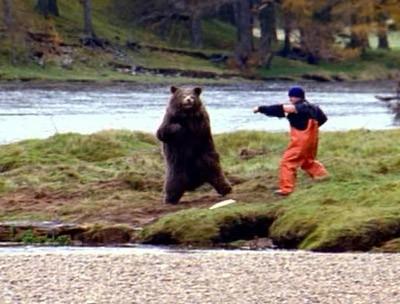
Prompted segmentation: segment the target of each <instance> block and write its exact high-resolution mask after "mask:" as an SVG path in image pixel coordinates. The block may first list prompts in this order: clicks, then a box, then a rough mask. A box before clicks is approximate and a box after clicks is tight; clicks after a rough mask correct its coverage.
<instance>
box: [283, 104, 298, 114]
mask: <svg viewBox="0 0 400 304" xmlns="http://www.w3.org/2000/svg"><path fill="white" fill-rule="evenodd" d="M283 111H284V112H285V113H287V114H290V113H297V111H296V107H295V106H294V105H292V104H284V105H283Z"/></svg>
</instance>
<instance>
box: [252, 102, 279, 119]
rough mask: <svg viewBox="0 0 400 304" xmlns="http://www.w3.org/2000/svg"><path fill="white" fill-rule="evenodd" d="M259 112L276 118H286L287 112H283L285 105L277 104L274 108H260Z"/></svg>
mask: <svg viewBox="0 0 400 304" xmlns="http://www.w3.org/2000/svg"><path fill="white" fill-rule="evenodd" d="M258 112H260V113H263V114H265V115H267V116H274V117H280V118H281V117H285V112H284V111H283V105H281V104H277V105H272V106H259V107H258Z"/></svg>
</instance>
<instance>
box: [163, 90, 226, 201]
mask: <svg viewBox="0 0 400 304" xmlns="http://www.w3.org/2000/svg"><path fill="white" fill-rule="evenodd" d="M171 93H172V96H171V99H170V101H169V104H168V107H167V110H166V113H165V116H164V120H163V122H162V124H161V126H160V127H159V129H158V131H157V138H158V139H159V140H160V141H162V142H163V151H164V157H165V161H166V179H165V184H164V192H165V198H164V201H165V202H166V203H168V204H177V203H178V202H179V200H180V198H181V197H182V195H183V194H184V192H185V191H191V190H195V189H196V188H197V187H199V186H201V185H202V184H204V183H209V184H211V185H212V186H213V187H214V188H215V190H217V192H218V193H219V194H221V195H226V194H228V193H229V192H231V191H232V187H231V185H230V184H229V182H228V181H227V180H226V178H225V176H224V174H223V172H222V169H221V166H220V163H219V155H218V153H217V152H216V151H215V147H214V141H213V139H212V136H211V128H210V119H209V117H208V114H207V111H206V109H205V107H204V106H203V104H202V102H201V99H200V94H201V88H194V89H183V88H176V87H171Z"/></svg>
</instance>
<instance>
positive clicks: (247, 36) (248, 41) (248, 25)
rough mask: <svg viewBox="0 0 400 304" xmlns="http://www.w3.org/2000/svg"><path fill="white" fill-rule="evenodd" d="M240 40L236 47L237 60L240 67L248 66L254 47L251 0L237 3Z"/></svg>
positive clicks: (237, 23) (237, 25) (240, 0)
mask: <svg viewBox="0 0 400 304" xmlns="http://www.w3.org/2000/svg"><path fill="white" fill-rule="evenodd" d="M235 15H236V16H237V19H236V28H237V36H238V41H237V45H236V48H235V61H236V63H237V64H238V66H239V68H240V69H244V68H246V67H247V63H248V60H249V59H250V55H251V52H252V47H253V29H252V11H251V2H250V0H237V2H236V3H235Z"/></svg>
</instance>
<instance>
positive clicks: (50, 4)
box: [36, 0, 60, 17]
mask: <svg viewBox="0 0 400 304" xmlns="http://www.w3.org/2000/svg"><path fill="white" fill-rule="evenodd" d="M36 9H37V10H38V11H39V13H41V14H42V15H44V16H45V17H48V16H49V15H53V16H59V15H60V13H59V10H58V4H57V0H37V3H36Z"/></svg>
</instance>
